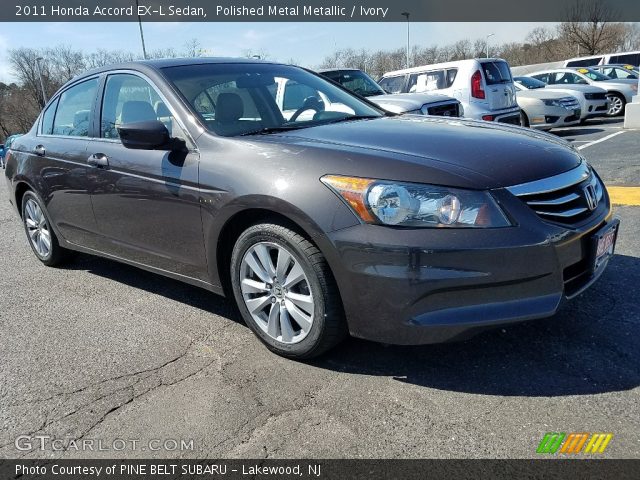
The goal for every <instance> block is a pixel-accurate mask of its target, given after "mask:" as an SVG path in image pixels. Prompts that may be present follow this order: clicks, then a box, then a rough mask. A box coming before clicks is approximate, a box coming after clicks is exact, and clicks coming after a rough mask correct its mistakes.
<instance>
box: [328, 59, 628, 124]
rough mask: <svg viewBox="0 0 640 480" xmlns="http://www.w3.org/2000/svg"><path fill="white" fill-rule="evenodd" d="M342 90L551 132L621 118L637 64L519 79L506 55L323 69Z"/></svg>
mask: <svg viewBox="0 0 640 480" xmlns="http://www.w3.org/2000/svg"><path fill="white" fill-rule="evenodd" d="M320 73H321V74H322V75H324V76H325V77H327V78H329V79H331V80H333V81H335V82H336V83H338V84H340V85H341V86H342V87H344V88H346V89H348V90H350V91H351V92H353V93H356V94H358V95H360V96H362V97H365V98H367V99H368V100H370V101H372V102H374V103H376V104H377V105H378V106H380V107H382V108H384V109H385V110H388V111H391V112H394V113H400V114H405V113H409V114H422V115H441V116H464V117H466V118H472V119H476V120H485V121H495V122H499V123H509V124H514V125H523V126H526V127H531V128H535V129H538V130H547V131H548V130H551V129H552V128H557V127H567V126H572V125H576V124H578V123H584V122H585V121H586V120H588V119H590V118H594V117H599V116H617V115H622V114H623V113H624V108H625V105H626V104H627V103H628V102H630V101H631V97H632V96H633V95H635V94H636V93H637V78H638V72H637V70H636V69H635V68H634V67H633V66H631V65H603V66H599V67H597V68H593V69H591V68H585V67H579V68H557V69H550V70H543V71H537V72H532V73H529V74H527V75H526V76H520V77H516V78H515V79H514V78H513V77H512V73H511V69H510V67H509V65H508V63H507V62H506V61H504V60H502V59H499V58H485V59H468V60H459V61H454V62H446V63H439V64H433V65H423V66H419V67H413V68H409V69H403V70H397V71H392V72H387V73H385V74H384V75H383V76H382V77H381V78H380V80H379V82H378V83H376V82H375V81H374V80H373V79H372V78H371V77H369V76H368V75H367V74H366V73H365V72H362V71H360V70H357V69H328V70H322V71H320Z"/></svg>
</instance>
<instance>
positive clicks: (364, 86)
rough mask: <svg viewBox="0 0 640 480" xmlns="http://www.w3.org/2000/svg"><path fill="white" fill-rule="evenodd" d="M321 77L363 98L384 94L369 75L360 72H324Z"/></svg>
mask: <svg viewBox="0 0 640 480" xmlns="http://www.w3.org/2000/svg"><path fill="white" fill-rule="evenodd" d="M323 75H324V76H325V77H327V78H330V79H331V80H333V81H334V82H337V83H339V84H340V85H342V86H343V87H344V88H346V89H347V90H350V91H352V92H353V93H357V94H358V95H361V96H363V97H372V96H374V95H384V94H385V93H386V92H385V91H384V90H383V89H382V88H381V87H380V85H378V84H377V83H376V82H375V81H374V80H373V79H372V78H371V77H370V76H369V75H367V74H366V73H364V72H362V71H360V70H335V71H329V72H324V73H323Z"/></svg>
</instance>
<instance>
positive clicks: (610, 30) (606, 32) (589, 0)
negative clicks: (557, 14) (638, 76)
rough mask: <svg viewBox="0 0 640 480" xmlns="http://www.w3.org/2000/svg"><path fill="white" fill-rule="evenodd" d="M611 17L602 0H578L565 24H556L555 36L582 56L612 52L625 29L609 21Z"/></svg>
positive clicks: (620, 24)
mask: <svg viewBox="0 0 640 480" xmlns="http://www.w3.org/2000/svg"><path fill="white" fill-rule="evenodd" d="M612 16H613V12H612V11H611V9H610V8H609V7H608V6H606V5H605V4H604V2H602V0H578V1H576V3H575V4H574V5H573V7H572V8H571V9H570V10H569V13H568V21H566V22H563V23H561V24H560V25H559V27H558V33H559V36H560V37H563V38H564V39H565V40H566V41H567V42H569V43H570V44H572V45H575V46H576V47H577V48H579V49H580V53H581V54H584V55H595V54H597V53H605V52H609V51H611V52H615V51H616V50H618V49H619V48H620V47H621V44H622V39H623V38H624V29H625V26H624V24H623V23H617V22H616V23H612V22H609V21H608V19H610V18H611V17H612Z"/></svg>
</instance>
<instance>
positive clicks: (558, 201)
mask: <svg viewBox="0 0 640 480" xmlns="http://www.w3.org/2000/svg"><path fill="white" fill-rule="evenodd" d="M578 198H580V195H578V194H577V193H570V194H568V195H564V196H562V197H559V198H554V199H551V200H531V201H529V202H527V204H528V205H532V206H533V205H535V206H541V207H543V206H545V205H562V204H563V203H569V202H571V201H573V200H577V199H578Z"/></svg>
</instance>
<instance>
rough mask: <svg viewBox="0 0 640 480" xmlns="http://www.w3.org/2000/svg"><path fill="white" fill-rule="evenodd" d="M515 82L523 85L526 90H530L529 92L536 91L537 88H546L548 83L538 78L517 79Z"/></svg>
mask: <svg viewBox="0 0 640 480" xmlns="http://www.w3.org/2000/svg"><path fill="white" fill-rule="evenodd" d="M514 80H515V81H516V82H517V83H518V84H519V85H522V86H523V87H524V88H528V89H529V90H535V89H536V88H544V87H545V86H546V83H544V82H541V81H540V80H538V79H537V78H531V77H515V78H514Z"/></svg>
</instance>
